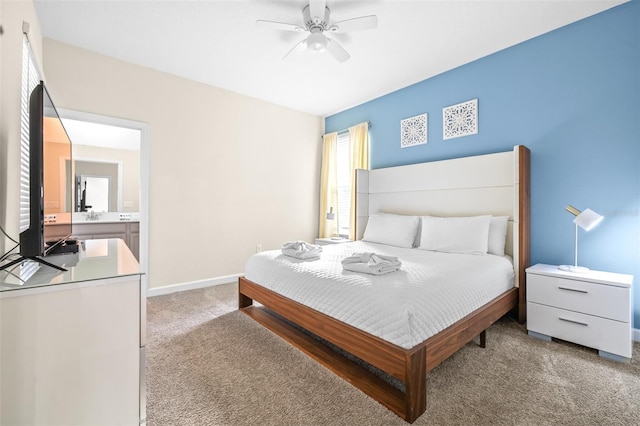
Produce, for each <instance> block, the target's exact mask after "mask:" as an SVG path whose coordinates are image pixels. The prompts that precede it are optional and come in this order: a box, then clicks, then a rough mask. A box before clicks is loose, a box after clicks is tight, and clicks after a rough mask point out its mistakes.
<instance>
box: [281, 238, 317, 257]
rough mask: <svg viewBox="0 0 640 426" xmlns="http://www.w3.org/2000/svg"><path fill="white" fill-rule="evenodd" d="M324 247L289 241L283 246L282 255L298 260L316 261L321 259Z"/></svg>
mask: <svg viewBox="0 0 640 426" xmlns="http://www.w3.org/2000/svg"><path fill="white" fill-rule="evenodd" d="M320 253H322V247H320V246H317V245H314V244H309V243H308V242H306V241H289V242H286V243H284V244H283V245H282V254H284V255H286V256H290V257H295V258H297V259H316V258H319V257H320Z"/></svg>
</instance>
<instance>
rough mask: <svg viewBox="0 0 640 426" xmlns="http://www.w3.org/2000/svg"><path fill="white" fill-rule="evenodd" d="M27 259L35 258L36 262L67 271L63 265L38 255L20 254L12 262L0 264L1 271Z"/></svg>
mask: <svg viewBox="0 0 640 426" xmlns="http://www.w3.org/2000/svg"><path fill="white" fill-rule="evenodd" d="M25 260H33V261H34V262H38V263H41V264H43V265H46V266H50V267H52V268H55V269H57V270H59V271H62V272H66V271H67V270H66V269H64V268H63V267H62V266H58V265H54V264H53V263H50V262H47V261H46V260H42V259H40V258H39V257H37V256H20V257H19V258H17V259H15V260H12V261H11V262H9V263H7V264H5V265H0V271H4V270H5V269H7V268H9V267H10V266H13V265H15V264H18V263H20V262H24V261H25Z"/></svg>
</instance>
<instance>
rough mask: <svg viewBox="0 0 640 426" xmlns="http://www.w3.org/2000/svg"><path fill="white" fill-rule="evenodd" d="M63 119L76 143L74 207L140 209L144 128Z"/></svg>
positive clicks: (119, 210) (87, 208) (115, 210)
mask: <svg viewBox="0 0 640 426" xmlns="http://www.w3.org/2000/svg"><path fill="white" fill-rule="evenodd" d="M63 121H64V126H65V128H66V129H67V132H68V133H69V137H70V138H71V141H72V143H73V159H74V166H73V169H74V170H73V175H72V176H74V182H75V190H74V193H75V194H74V195H75V203H74V209H73V210H74V211H76V212H81V211H94V212H138V211H140V131H139V130H135V129H128V128H122V127H116V126H110V125H106V124H98V123H91V122H86V121H79V120H73V119H63ZM85 184H86V187H85ZM83 191H85V194H86V199H84V210H83V206H82V201H83V200H82V192H83ZM87 206H91V207H87Z"/></svg>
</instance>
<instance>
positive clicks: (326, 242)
mask: <svg viewBox="0 0 640 426" xmlns="http://www.w3.org/2000/svg"><path fill="white" fill-rule="evenodd" d="M351 242H352V240H348V239H346V238H316V244H318V245H319V246H326V245H329V244H342V243H351Z"/></svg>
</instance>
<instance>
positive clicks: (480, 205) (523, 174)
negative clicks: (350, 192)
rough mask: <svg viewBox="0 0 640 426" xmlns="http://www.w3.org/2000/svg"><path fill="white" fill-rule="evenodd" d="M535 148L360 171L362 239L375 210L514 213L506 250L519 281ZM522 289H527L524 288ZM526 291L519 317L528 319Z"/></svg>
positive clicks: (525, 263)
mask: <svg viewBox="0 0 640 426" xmlns="http://www.w3.org/2000/svg"><path fill="white" fill-rule="evenodd" d="M529 164H530V151H529V149H528V148H526V147H525V146H522V145H518V146H515V147H514V149H513V150H512V151H507V152H500V153H496V154H485V155H477V156H472V157H463V158H456V159H451V160H442V161H433V162H428V163H420V164H412V165H408V166H398V167H389V168H384V169H376V170H357V172H356V238H357V239H361V238H362V235H363V234H364V229H365V227H366V224H367V220H368V217H369V215H370V214H374V213H377V212H383V213H396V214H408V215H433V216H472V215H483V214H491V215H494V216H509V227H508V234H507V244H506V248H505V251H506V252H507V253H508V254H509V255H511V256H512V257H513V262H514V269H515V271H516V277H515V285H516V286H519V287H524V280H525V272H524V270H525V268H527V267H528V266H529V263H530V257H529V239H530V238H529V205H530V201H529V198H530V195H529V194H530V183H529ZM521 290H522V289H521ZM525 309H526V301H525V295H524V291H520V300H519V317H520V321H521V322H522V321H524V319H525V318H526V316H525V315H526V311H525Z"/></svg>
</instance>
